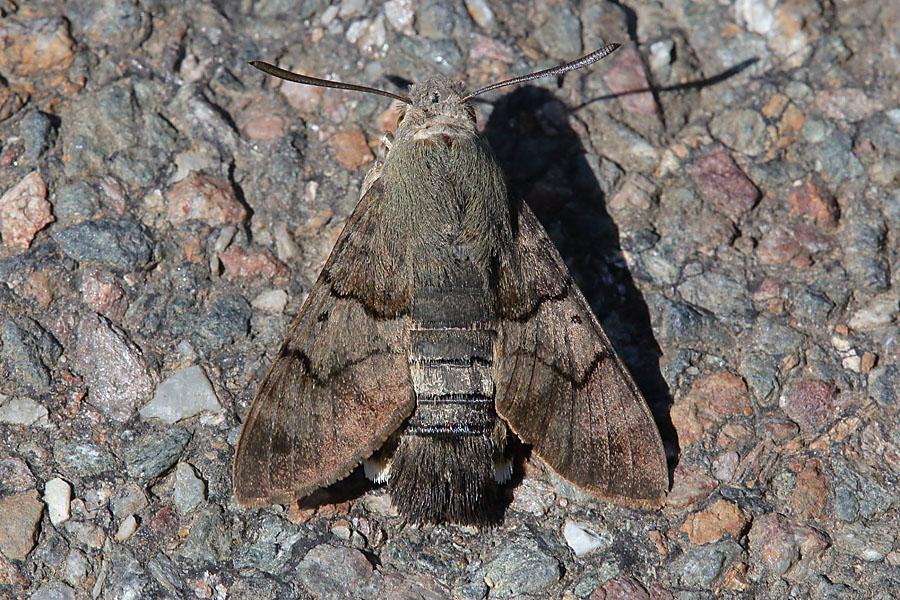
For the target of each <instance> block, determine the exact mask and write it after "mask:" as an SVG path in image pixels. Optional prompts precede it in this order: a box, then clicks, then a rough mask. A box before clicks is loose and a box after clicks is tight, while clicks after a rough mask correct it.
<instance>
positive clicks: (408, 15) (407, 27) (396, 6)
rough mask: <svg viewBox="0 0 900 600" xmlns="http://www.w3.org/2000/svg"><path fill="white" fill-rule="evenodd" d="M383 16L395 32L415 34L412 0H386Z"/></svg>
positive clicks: (414, 14)
mask: <svg viewBox="0 0 900 600" xmlns="http://www.w3.org/2000/svg"><path fill="white" fill-rule="evenodd" d="M384 16H385V17H387V21H388V23H390V24H391V27H393V28H394V30H395V31H396V32H398V33H402V34H403V35H406V36H414V35H416V31H415V29H413V23H414V22H415V20H416V13H415V12H414V11H413V1H412V0H388V1H387V2H385V3H384ZM306 87H309V86H306Z"/></svg>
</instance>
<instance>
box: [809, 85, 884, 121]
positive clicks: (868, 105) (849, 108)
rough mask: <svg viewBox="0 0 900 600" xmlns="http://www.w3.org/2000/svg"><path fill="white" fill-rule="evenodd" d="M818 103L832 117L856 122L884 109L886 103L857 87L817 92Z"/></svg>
mask: <svg viewBox="0 0 900 600" xmlns="http://www.w3.org/2000/svg"><path fill="white" fill-rule="evenodd" d="M816 105H817V106H818V107H819V108H820V109H821V110H822V111H824V112H825V114H826V115H828V116H829V117H830V118H832V119H842V120H844V121H850V122H851V123H855V122H856V121H862V120H863V119H868V118H869V117H871V116H872V115H873V114H875V113H876V112H879V111H882V110H884V105H883V104H882V103H881V102H880V101H878V100H873V99H871V98H869V97H868V96H866V93H865V92H864V91H862V90H860V89H856V88H838V89H834V90H822V91H820V92H818V93H817V94H816Z"/></svg>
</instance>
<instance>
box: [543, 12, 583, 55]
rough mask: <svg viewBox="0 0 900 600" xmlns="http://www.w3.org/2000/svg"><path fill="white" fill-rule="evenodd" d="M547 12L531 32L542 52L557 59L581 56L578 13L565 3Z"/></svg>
mask: <svg viewBox="0 0 900 600" xmlns="http://www.w3.org/2000/svg"><path fill="white" fill-rule="evenodd" d="M547 13H548V14H547V20H546V21H544V23H543V24H542V25H540V26H539V27H538V28H537V29H535V30H534V33H533V34H532V35H533V36H534V38H535V39H536V40H537V42H538V43H539V44H540V45H541V47H542V48H543V49H544V52H546V53H547V54H549V55H550V56H552V57H553V58H555V59H558V60H572V59H573V57H576V56H581V54H582V45H581V20H580V19H579V18H578V15H576V14H575V13H574V12H573V11H572V9H571V8H570V7H569V5H567V4H558V5H556V6H555V7H554V8H553V10H550V11H547Z"/></svg>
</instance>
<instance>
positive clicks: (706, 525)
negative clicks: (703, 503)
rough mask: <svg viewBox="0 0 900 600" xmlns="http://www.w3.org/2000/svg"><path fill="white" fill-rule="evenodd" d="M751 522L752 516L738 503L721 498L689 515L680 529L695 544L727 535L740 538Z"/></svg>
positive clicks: (735, 538)
mask: <svg viewBox="0 0 900 600" xmlns="http://www.w3.org/2000/svg"><path fill="white" fill-rule="evenodd" d="M749 522H750V517H749V516H748V515H746V514H744V512H743V511H742V510H741V509H740V508H739V507H738V505H737V504H735V503H733V502H729V501H727V500H721V499H720V500H716V501H715V502H713V503H712V504H710V505H709V506H708V507H706V508H704V509H703V510H700V511H698V512H695V513H692V514H690V515H688V517H687V519H685V521H684V523H683V524H682V525H681V527H680V528H679V530H680V531H684V532H685V533H687V534H688V537H689V538H690V540H691V542H692V543H694V544H708V543H710V542H715V541H718V540H719V539H721V538H722V537H723V536H725V535H730V536H731V537H732V539H734V540H739V539H740V538H741V532H742V531H743V530H744V528H745V527H746V526H747V524H748V523H749Z"/></svg>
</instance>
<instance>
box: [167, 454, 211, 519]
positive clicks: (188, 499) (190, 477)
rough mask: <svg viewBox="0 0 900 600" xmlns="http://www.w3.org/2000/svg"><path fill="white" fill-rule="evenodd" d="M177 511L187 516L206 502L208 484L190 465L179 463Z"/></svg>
mask: <svg viewBox="0 0 900 600" xmlns="http://www.w3.org/2000/svg"><path fill="white" fill-rule="evenodd" d="M174 499H175V510H177V511H178V514H181V515H186V514H188V513H190V512H191V511H193V510H194V509H196V508H197V507H198V506H200V504H201V503H202V502H203V501H204V500H206V483H204V481H203V480H202V479H200V478H199V477H197V474H196V473H195V472H194V468H193V467H192V466H191V465H189V464H188V463H184V462H182V463H178V466H176V467H175V491H174Z"/></svg>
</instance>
